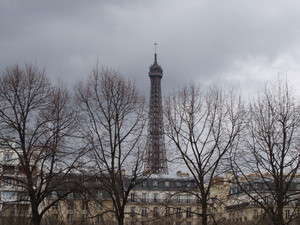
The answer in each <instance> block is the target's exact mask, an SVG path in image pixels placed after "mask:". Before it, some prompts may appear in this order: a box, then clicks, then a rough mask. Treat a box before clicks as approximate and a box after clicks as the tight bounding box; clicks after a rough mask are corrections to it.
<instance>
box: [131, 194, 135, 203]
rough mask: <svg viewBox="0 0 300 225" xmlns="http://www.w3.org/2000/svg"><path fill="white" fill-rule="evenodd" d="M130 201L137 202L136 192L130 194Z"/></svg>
mask: <svg viewBox="0 0 300 225" xmlns="http://www.w3.org/2000/svg"><path fill="white" fill-rule="evenodd" d="M130 201H131V202H135V193H131V194H130Z"/></svg>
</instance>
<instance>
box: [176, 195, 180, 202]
mask: <svg viewBox="0 0 300 225" xmlns="http://www.w3.org/2000/svg"><path fill="white" fill-rule="evenodd" d="M176 202H177V203H180V202H181V200H180V195H179V194H177V195H176Z"/></svg>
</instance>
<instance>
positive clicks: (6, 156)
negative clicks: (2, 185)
mask: <svg viewBox="0 0 300 225" xmlns="http://www.w3.org/2000/svg"><path fill="white" fill-rule="evenodd" d="M3 159H4V161H5V162H7V161H10V160H12V153H9V152H6V153H5V154H4V158H3Z"/></svg>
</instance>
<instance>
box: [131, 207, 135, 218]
mask: <svg viewBox="0 0 300 225" xmlns="http://www.w3.org/2000/svg"><path fill="white" fill-rule="evenodd" d="M130 216H131V217H135V207H131V209H130Z"/></svg>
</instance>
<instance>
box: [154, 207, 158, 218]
mask: <svg viewBox="0 0 300 225" xmlns="http://www.w3.org/2000/svg"><path fill="white" fill-rule="evenodd" d="M158 216H159V213H158V207H154V208H153V217H158Z"/></svg>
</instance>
